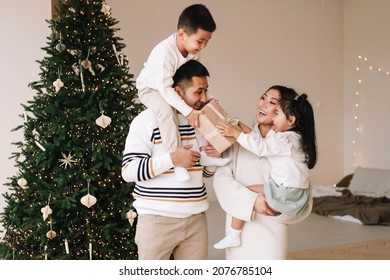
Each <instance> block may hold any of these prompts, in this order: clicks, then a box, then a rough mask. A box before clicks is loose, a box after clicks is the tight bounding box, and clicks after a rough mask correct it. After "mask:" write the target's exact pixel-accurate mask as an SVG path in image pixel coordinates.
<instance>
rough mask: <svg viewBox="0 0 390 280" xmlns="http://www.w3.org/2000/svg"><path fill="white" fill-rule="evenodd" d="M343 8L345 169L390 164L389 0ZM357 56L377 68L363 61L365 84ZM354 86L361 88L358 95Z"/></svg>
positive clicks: (357, 0)
mask: <svg viewBox="0 0 390 280" xmlns="http://www.w3.org/2000/svg"><path fill="white" fill-rule="evenodd" d="M343 8H344V13H343V16H344V49H343V56H344V129H345V135H346V137H345V141H344V166H345V170H346V173H347V172H352V171H353V170H354V168H355V166H356V165H359V166H364V167H373V168H385V169H389V168H390V149H389V148H388V146H389V143H390V133H389V131H388V127H387V122H388V121H389V120H390V111H389V104H390V74H389V75H387V74H386V72H390V55H389V54H390V52H389V51H390V36H389V31H388V30H389V27H390V17H389V12H390V1H388V0H373V1H368V0H344V3H343ZM359 55H361V56H362V58H367V62H368V63H370V64H371V65H373V66H375V67H376V69H375V68H374V69H373V70H370V69H369V64H367V63H366V62H364V60H360V64H361V65H360V71H359V72H360V79H361V80H362V83H361V84H358V83H357V80H358V76H357V75H358V72H357V71H356V67H357V63H358V56H359ZM379 68H381V71H379ZM356 89H360V90H359V93H360V94H359V96H356V94H355V92H356ZM356 103H358V104H359V107H356V106H355V104H356ZM355 115H357V116H358V120H357V121H355V120H354V116H355ZM357 127H358V128H359V129H360V131H359V132H356V128H357ZM353 140H355V141H356V144H352V141H353ZM354 153H356V156H354Z"/></svg>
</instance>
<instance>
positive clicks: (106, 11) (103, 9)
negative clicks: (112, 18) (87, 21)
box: [100, 3, 111, 16]
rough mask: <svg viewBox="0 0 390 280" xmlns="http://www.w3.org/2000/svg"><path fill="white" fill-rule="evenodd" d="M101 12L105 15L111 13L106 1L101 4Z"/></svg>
mask: <svg viewBox="0 0 390 280" xmlns="http://www.w3.org/2000/svg"><path fill="white" fill-rule="evenodd" d="M100 11H101V12H103V13H104V14H105V15H106V16H109V15H110V14H111V12H110V11H111V7H110V6H108V5H107V4H106V3H103V5H102V9H101V10H100Z"/></svg>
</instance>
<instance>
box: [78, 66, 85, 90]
mask: <svg viewBox="0 0 390 280" xmlns="http://www.w3.org/2000/svg"><path fill="white" fill-rule="evenodd" d="M79 67H80V80H81V89H82V90H83V92H85V84H84V76H83V69H82V65H81V61H79Z"/></svg>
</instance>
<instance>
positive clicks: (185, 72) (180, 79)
mask: <svg viewBox="0 0 390 280" xmlns="http://www.w3.org/2000/svg"><path fill="white" fill-rule="evenodd" d="M209 76H210V74H209V71H208V70H207V68H206V67H205V66H204V65H203V64H202V63H200V62H199V61H197V60H194V59H192V60H189V61H187V62H186V63H184V64H183V65H182V66H180V67H179V68H178V69H177V70H176V73H175V75H174V76H173V86H179V87H181V88H183V87H185V86H186V85H188V84H191V83H192V78H193V77H209Z"/></svg>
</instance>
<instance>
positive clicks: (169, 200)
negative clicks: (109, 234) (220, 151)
mask: <svg viewBox="0 0 390 280" xmlns="http://www.w3.org/2000/svg"><path fill="white" fill-rule="evenodd" d="M178 119H179V131H180V135H181V141H182V144H183V146H184V145H187V144H192V145H193V147H192V150H195V151H199V146H198V143H197V140H196V136H195V130H194V128H192V127H191V126H190V125H189V124H188V120H187V119H186V118H185V117H184V116H183V115H178ZM214 170H215V169H212V167H208V168H207V169H206V168H204V167H203V166H201V165H199V163H197V164H195V165H194V166H193V167H192V168H189V169H188V171H189V172H190V175H191V176H190V180H189V181H187V182H179V181H177V179H176V176H175V174H174V172H173V163H172V160H171V157H170V154H169V153H168V152H167V150H166V149H165V148H164V145H162V141H161V137H160V131H159V129H158V125H157V119H156V115H155V113H154V112H153V111H152V110H150V109H146V110H145V111H143V112H142V113H141V114H139V115H138V116H137V117H135V118H134V120H133V121H132V123H131V125H130V130H129V134H128V136H127V138H126V145H125V149H124V153H123V163H122V177H123V178H124V180H125V181H127V182H135V188H134V192H133V197H134V198H135V201H134V203H133V206H134V207H135V208H136V210H137V213H138V214H156V215H162V216H168V217H176V218H184V217H188V216H190V215H193V214H198V213H201V212H203V211H206V210H207V208H208V206H209V204H208V201H207V192H206V188H205V185H204V183H203V177H210V176H212V175H213V174H214Z"/></svg>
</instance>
